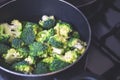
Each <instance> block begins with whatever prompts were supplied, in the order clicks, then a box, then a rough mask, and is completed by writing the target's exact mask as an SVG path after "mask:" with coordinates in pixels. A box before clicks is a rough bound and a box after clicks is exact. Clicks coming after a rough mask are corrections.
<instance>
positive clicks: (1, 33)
mask: <svg viewBox="0 0 120 80" xmlns="http://www.w3.org/2000/svg"><path fill="white" fill-rule="evenodd" d="M85 49H86V42H84V41H82V40H81V39H80V35H79V33H78V32H77V31H75V30H73V29H72V25H71V24H69V23H67V22H64V21H61V20H56V19H55V17H54V16H47V15H43V16H42V20H40V21H39V23H38V24H37V23H33V22H29V21H22V23H21V22H20V21H18V20H13V21H12V22H11V24H8V23H1V24H0V57H1V59H3V60H1V61H2V63H5V64H4V66H5V65H6V66H8V67H9V68H10V69H11V70H13V71H16V72H20V73H25V74H44V73H49V72H54V71H58V70H61V69H63V68H65V67H67V66H69V65H70V64H72V63H74V62H75V61H76V60H77V59H78V58H79V57H80V56H81V55H82V54H83V53H84V51H85Z"/></svg>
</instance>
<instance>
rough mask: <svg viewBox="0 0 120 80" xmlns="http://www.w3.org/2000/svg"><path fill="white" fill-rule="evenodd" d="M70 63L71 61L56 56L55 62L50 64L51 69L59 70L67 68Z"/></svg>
mask: <svg viewBox="0 0 120 80" xmlns="http://www.w3.org/2000/svg"><path fill="white" fill-rule="evenodd" d="M68 65H69V63H67V62H65V61H63V60H61V59H58V58H55V59H54V60H53V62H52V63H51V64H50V66H49V68H50V71H57V70H60V69H63V68H65V67H66V66H68Z"/></svg>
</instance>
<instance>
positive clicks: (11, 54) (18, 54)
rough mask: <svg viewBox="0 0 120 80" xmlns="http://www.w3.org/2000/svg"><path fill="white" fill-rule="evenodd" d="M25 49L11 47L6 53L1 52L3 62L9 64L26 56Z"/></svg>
mask: <svg viewBox="0 0 120 80" xmlns="http://www.w3.org/2000/svg"><path fill="white" fill-rule="evenodd" d="M25 51H26V50H25V49H23V48H20V49H18V50H16V49H14V48H11V49H9V50H8V51H7V53H6V54H3V58H4V59H5V62H6V63H8V64H11V63H13V62H15V61H19V60H20V59H22V58H24V57H26V56H27V55H28V53H27V52H25Z"/></svg>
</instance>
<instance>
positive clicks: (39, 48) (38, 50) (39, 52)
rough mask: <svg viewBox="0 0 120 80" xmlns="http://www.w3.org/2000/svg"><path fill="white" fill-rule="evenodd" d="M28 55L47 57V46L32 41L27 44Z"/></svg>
mask: <svg viewBox="0 0 120 80" xmlns="http://www.w3.org/2000/svg"><path fill="white" fill-rule="evenodd" d="M29 48H30V55H31V56H38V57H47V51H48V46H47V45H45V44H42V43H39V42H34V43H32V44H30V45H29Z"/></svg>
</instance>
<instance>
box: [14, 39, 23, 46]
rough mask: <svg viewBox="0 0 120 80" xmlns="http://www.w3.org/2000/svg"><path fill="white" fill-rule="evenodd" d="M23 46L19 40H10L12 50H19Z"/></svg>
mask: <svg viewBox="0 0 120 80" xmlns="http://www.w3.org/2000/svg"><path fill="white" fill-rule="evenodd" d="M23 45H24V43H23V41H22V40H21V39H19V38H14V39H13V40H12V47H14V48H20V47H22V46H23Z"/></svg>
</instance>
